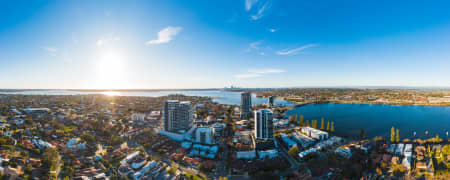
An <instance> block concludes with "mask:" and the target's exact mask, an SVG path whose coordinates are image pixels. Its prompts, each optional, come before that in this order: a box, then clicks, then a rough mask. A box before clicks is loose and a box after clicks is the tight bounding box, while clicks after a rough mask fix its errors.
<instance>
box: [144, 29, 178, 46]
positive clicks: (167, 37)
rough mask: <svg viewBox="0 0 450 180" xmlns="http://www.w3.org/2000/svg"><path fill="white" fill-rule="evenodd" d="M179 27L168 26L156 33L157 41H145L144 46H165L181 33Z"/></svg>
mask: <svg viewBox="0 0 450 180" xmlns="http://www.w3.org/2000/svg"><path fill="white" fill-rule="evenodd" d="M181 30H182V28H181V27H172V26H169V27H167V28H164V29H163V30H161V31H159V32H158V39H154V40H150V41H147V42H146V43H145V44H146V45H155V44H165V43H169V42H170V41H172V40H173V39H174V37H175V36H176V35H177V34H179V33H180V32H181Z"/></svg>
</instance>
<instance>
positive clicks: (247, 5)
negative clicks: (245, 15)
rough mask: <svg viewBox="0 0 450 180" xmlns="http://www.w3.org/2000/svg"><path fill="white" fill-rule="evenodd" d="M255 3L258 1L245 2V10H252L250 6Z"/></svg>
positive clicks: (247, 0) (248, 0)
mask: <svg viewBox="0 0 450 180" xmlns="http://www.w3.org/2000/svg"><path fill="white" fill-rule="evenodd" d="M257 2H258V0H245V10H247V11H250V9H252V6H253V5H254V4H255V3H257Z"/></svg>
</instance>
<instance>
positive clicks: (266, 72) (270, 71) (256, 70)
mask: <svg viewBox="0 0 450 180" xmlns="http://www.w3.org/2000/svg"><path fill="white" fill-rule="evenodd" d="M248 72H249V73H256V74H271V73H283V72H286V71H285V70H283V69H249V70H248Z"/></svg>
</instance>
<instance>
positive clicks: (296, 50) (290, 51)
mask: <svg viewBox="0 0 450 180" xmlns="http://www.w3.org/2000/svg"><path fill="white" fill-rule="evenodd" d="M317 46H319V45H318V44H307V45H304V46H300V47H298V48H294V49H283V50H279V51H277V54H278V55H290V54H297V53H300V52H302V51H304V50H305V49H308V48H312V47H317Z"/></svg>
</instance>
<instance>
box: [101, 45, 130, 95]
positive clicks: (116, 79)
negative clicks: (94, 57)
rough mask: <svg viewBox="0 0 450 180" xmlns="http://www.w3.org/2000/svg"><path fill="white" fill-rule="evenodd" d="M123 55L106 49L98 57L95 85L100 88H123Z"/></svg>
mask: <svg viewBox="0 0 450 180" xmlns="http://www.w3.org/2000/svg"><path fill="white" fill-rule="evenodd" d="M124 76H125V73H124V64H123V57H122V55H121V54H120V53H118V52H113V51H107V52H104V53H103V54H102V55H101V56H100V58H99V64H98V77H97V84H96V86H97V87H98V88H100V89H123V88H125V77H124Z"/></svg>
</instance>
